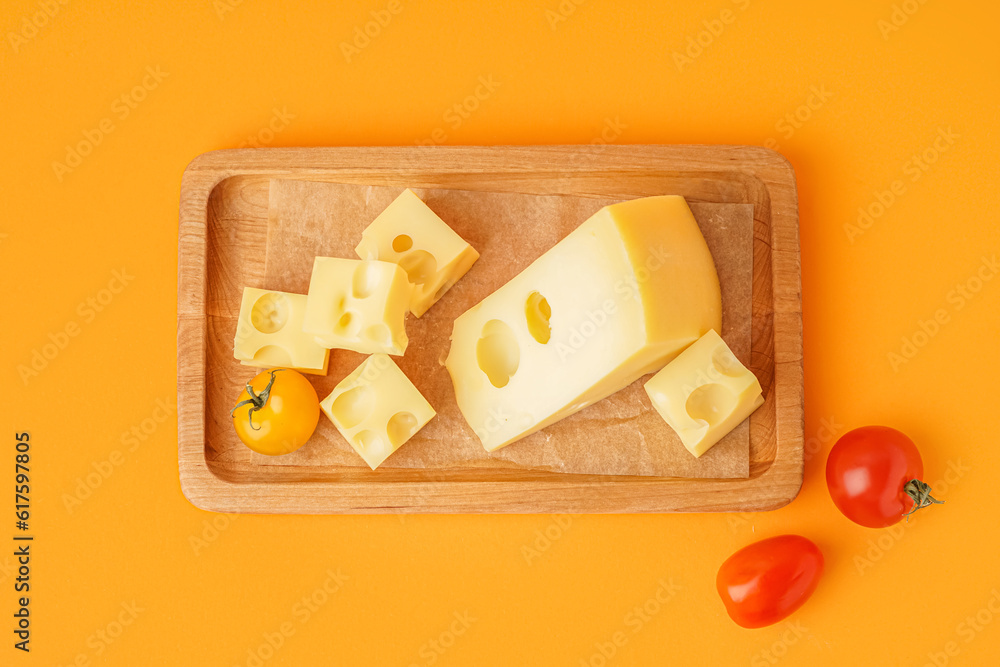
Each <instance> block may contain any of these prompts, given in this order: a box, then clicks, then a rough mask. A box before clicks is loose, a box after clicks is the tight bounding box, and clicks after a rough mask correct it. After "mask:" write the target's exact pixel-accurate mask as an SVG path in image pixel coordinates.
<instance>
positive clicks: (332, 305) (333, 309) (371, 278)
mask: <svg viewBox="0 0 1000 667" xmlns="http://www.w3.org/2000/svg"><path fill="white" fill-rule="evenodd" d="M411 291H412V287H411V286H410V283H409V282H408V281H407V279H406V273H405V272H404V271H403V270H402V269H401V268H399V266H398V265H396V264H393V263H391V262H380V261H377V260H371V261H369V260H358V259H340V258H337V257H317V258H316V259H315V261H314V263H313V270H312V278H311V279H310V281H309V298H308V300H307V302H306V309H305V319H304V320H303V323H302V329H303V331H305V332H306V333H307V334H310V335H312V336H313V337H315V339H316V341H317V342H318V343H319V344H320V345H322V346H325V347H331V348H339V349H344V350H354V351H355V352H362V353H367V354H374V353H378V352H385V353H386V354H395V355H401V354H403V351H404V350H406V344H407V338H406V329H405V327H404V320H405V318H406V311H407V309H408V308H409V303H410V292H411Z"/></svg>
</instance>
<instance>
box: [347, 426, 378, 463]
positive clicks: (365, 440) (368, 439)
mask: <svg viewBox="0 0 1000 667" xmlns="http://www.w3.org/2000/svg"><path fill="white" fill-rule="evenodd" d="M354 444H355V445H357V446H358V447H359V448H360V449H361V451H363V452H365V453H366V454H368V455H369V456H370V457H372V458H374V459H379V458H385V457H384V456H383V455H384V454H385V443H384V442H382V438H380V437H379V435H378V434H377V433H375V431H369V430H367V429H366V430H364V431H361V432H360V433H358V434H357V435H356V436H354Z"/></svg>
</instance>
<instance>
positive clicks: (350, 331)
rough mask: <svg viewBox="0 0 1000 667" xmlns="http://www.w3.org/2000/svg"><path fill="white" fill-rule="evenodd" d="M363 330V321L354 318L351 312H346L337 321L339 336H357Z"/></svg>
mask: <svg viewBox="0 0 1000 667" xmlns="http://www.w3.org/2000/svg"><path fill="white" fill-rule="evenodd" d="M360 329H361V321H360V319H359V318H357V317H355V316H354V313H352V312H351V311H349V310H348V311H347V312H345V313H344V314H343V315H341V316H340V319H339V320H337V334H339V335H341V336H347V337H350V336H356V335H358V331H359V330H360Z"/></svg>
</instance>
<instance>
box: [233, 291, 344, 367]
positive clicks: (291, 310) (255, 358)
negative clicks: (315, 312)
mask: <svg viewBox="0 0 1000 667" xmlns="http://www.w3.org/2000/svg"><path fill="white" fill-rule="evenodd" d="M305 312H306V296H305V295H304V294H289V293H287V292H272V291H268V290H262V289H255V288H253V287H245V288H243V300H242V302H241V303H240V316H239V320H238V321H237V324H236V338H235V339H234V340H233V356H235V357H236V358H237V359H239V360H240V363H242V364H243V365H245V366H256V367H258V368H277V367H281V368H294V369H295V370H299V371H303V372H305V373H315V374H319V375H326V367H327V361H328V360H329V358H330V351H329V350H327V349H326V348H324V347H323V346H322V345H320V344H319V343H317V342H316V340H315V339H314V338H313V337H312V336H310V335H308V334H305V333H303V332H302V320H303V318H304V317H305Z"/></svg>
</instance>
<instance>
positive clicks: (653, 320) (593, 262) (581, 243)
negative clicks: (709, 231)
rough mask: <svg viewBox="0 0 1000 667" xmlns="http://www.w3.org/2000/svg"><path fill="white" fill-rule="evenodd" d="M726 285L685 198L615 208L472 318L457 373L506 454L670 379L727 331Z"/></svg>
mask: <svg viewBox="0 0 1000 667" xmlns="http://www.w3.org/2000/svg"><path fill="white" fill-rule="evenodd" d="M721 313H722V305H721V297H720V293H719V278H718V275H717V274H716V272H715V264H714V263H713V261H712V255H711V253H710V252H709V250H708V246H707V245H706V244H705V239H704V238H703V237H702V235H701V231H700V230H699V229H698V224H697V223H696V222H695V219H694V216H693V215H691V210H690V209H689V208H688V206H687V203H686V202H685V201H684V198H683V197H678V196H661V197H648V198H644V199H635V200H632V201H627V202H622V203H620V204H614V205H612V206H607V207H605V208H603V209H601V210H600V211H598V212H597V213H596V214H595V215H594V216H593V217H591V218H590V219H589V220H587V221H586V222H584V223H583V224H582V225H580V226H579V227H578V228H577V229H575V230H574V231H572V232H570V234H569V235H567V236H566V237H565V238H564V239H563V240H562V241H560V242H559V243H557V244H556V245H555V246H553V247H552V248H551V249H550V250H549V251H548V252H546V253H545V254H544V255H542V256H541V257H539V258H538V259H537V260H535V261H534V262H533V263H532V264H531V265H530V266H529V267H528V268H526V269H525V270H524V271H522V272H521V273H520V274H518V275H517V276H515V277H514V278H513V279H512V280H511V281H510V282H508V283H507V284H506V285H504V286H503V287H501V288H500V289H498V290H497V291H496V292H494V293H493V294H491V295H489V296H488V297H486V298H485V299H483V300H482V301H481V302H480V303H478V304H477V305H475V306H473V307H472V308H471V309H469V310H468V311H466V312H465V313H463V314H462V315H461V316H460V317H459V318H458V319H457V320H456V321H455V326H454V330H453V332H452V336H451V349H450V350H449V353H448V358H447V360H446V362H445V365H446V366H447V368H448V371H449V373H450V374H451V378H452V382H453V383H454V385H455V395H456V398H457V400H458V407H459V408H460V409H461V411H462V414H463V415H464V416H465V419H466V421H468V422H469V425H470V426H472V428H473V430H474V431H475V433H476V435H477V436H478V437H479V439H480V440H482V443H483V446H484V447H485V448H486V450H487V451H494V450H496V449H499V448H500V447H503V446H504V445H508V444H510V443H512V442H514V441H515V440H518V439H520V438H523V437H525V436H526V435H530V434H531V433H534V432H535V431H537V430H539V429H542V428H545V427H546V426H548V425H549V424H552V423H554V422H556V421H558V420H560V419H562V418H564V417H567V416H569V415H571V414H573V413H575V412H577V411H579V410H582V409H583V408H585V407H587V406H588V405H590V404H592V403H594V402H596V401H599V400H601V399H602V398H604V397H605V396H608V395H609V394H612V393H614V392H616V391H618V390H620V389H622V388H624V387H626V386H627V385H629V384H631V383H632V382H634V381H635V380H636V379H638V378H639V377H641V376H642V375H645V374H646V373H649V372H652V371H655V370H658V369H660V368H662V367H663V366H664V364H666V363H667V362H668V361H670V360H671V359H673V358H674V357H675V356H676V355H677V354H678V353H679V352H681V350H683V349H684V348H685V347H687V346H688V345H690V344H691V343H693V342H694V341H696V340H698V338H700V337H701V335H702V334H704V333H705V332H707V331H709V330H710V329H716V330H718V329H719V328H720V326H721V319H722V314H721Z"/></svg>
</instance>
